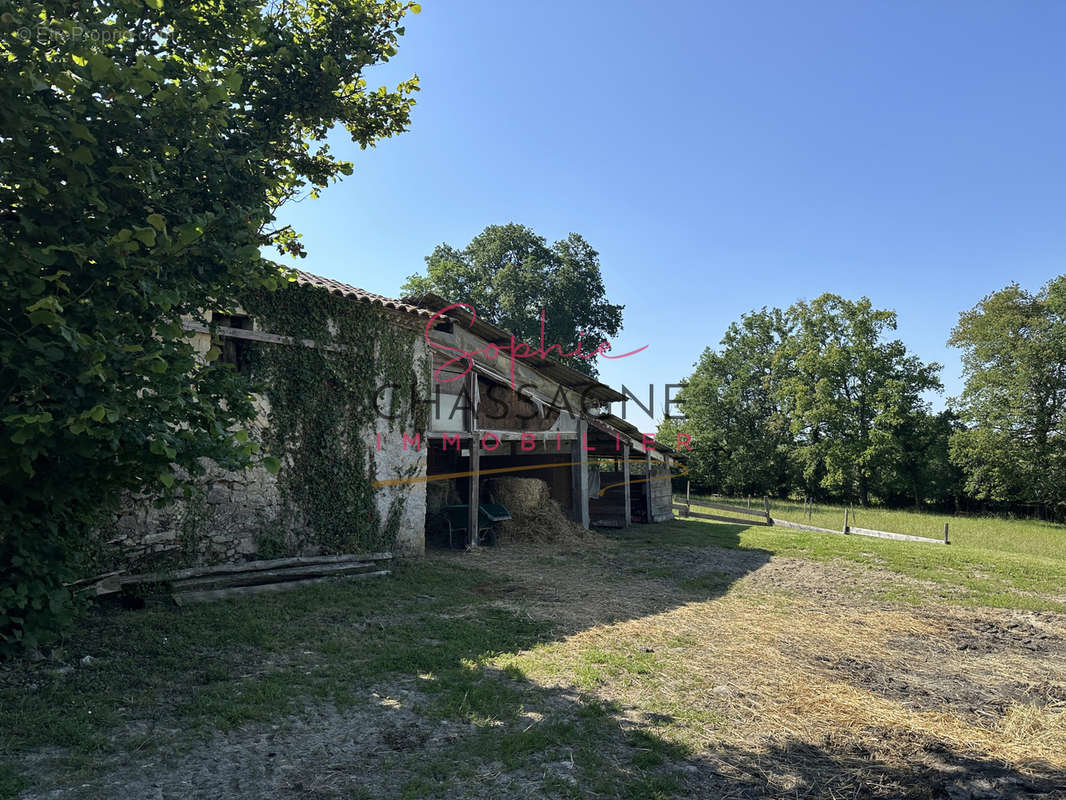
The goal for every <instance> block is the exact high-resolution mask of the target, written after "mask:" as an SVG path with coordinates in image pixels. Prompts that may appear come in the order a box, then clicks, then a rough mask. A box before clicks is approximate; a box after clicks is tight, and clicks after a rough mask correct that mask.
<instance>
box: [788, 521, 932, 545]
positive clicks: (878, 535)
mask: <svg viewBox="0 0 1066 800" xmlns="http://www.w3.org/2000/svg"><path fill="white" fill-rule="evenodd" d="M773 522H774V525H775V526H777V527H780V528H791V529H793V530H797V531H817V532H819V533H836V534H841V535H843V533H844V531H838V530H833V529H832V528H819V527H817V526H815V525H804V524H802V523H800V522H789V521H788V520H785V519H776V518H775V519H774V521H773ZM848 533H849V534H856V535H858V536H870V537H873V538H875V539H895V540H896V541H900V542H924V543H926V544H943V542H942V541H940V540H939V539H927V538H926V537H924V536H910V535H909V534H906V533H890V532H888V531H875V530H872V529H870V528H856V527H855V526H854V525H849V526H848Z"/></svg>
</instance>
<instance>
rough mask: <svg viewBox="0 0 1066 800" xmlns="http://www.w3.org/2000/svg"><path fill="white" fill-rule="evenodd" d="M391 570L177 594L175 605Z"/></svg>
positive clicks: (353, 577)
mask: <svg viewBox="0 0 1066 800" xmlns="http://www.w3.org/2000/svg"><path fill="white" fill-rule="evenodd" d="M388 574H390V573H389V570H387V569H381V570H377V571H375V572H357V573H354V574H352V575H340V576H336V577H324V578H307V579H306V580H301V581H286V582H285V583H263V584H260V585H258V586H234V587H230V588H228V589H207V590H204V591H198V592H175V593H174V595H173V598H174V603H175V604H176V605H179V606H184V605H188V604H190V603H207V602H211V601H212V600H226V599H229V598H234V597H248V596H251V595H257V594H265V593H268V592H283V591H285V590H286V589H299V588H300V587H302V586H310V585H311V584H314V583H321V582H322V581H329V580H358V579H361V578H376V577H378V576H382V575H388Z"/></svg>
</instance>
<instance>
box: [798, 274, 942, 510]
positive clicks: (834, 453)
mask: <svg viewBox="0 0 1066 800" xmlns="http://www.w3.org/2000/svg"><path fill="white" fill-rule="evenodd" d="M788 317H789V319H790V320H791V322H792V325H793V333H792V335H791V336H789V337H788V339H787V340H786V341H785V346H784V347H783V348H782V351H781V353H780V356H779V357H780V358H782V359H784V360H785V362H786V364H787V367H786V371H787V375H788V377H786V378H785V379H784V380H783V381H782V382H781V384H780V395H779V396H780V399H781V404H782V406H783V408H784V409H785V413H786V414H787V416H788V418H789V420H790V423H791V427H792V432H793V434H794V435H795V437H796V450H795V453H796V459H797V462H798V464H799V467H800V469H801V470H802V474H803V478H804V481H805V484H806V489H807V491H808V493H811V494H817V493H819V492H829V493H831V494H835V495H837V496H841V497H843V498H845V499H849V500H857V501H858V502H860V503H862V504H866V503H868V502H869V499H870V492H871V489H872V488H874V486H875V484H877V483H878V482H884V481H885V480H886V478H887V476H889V475H890V474H891V473H892V472H893V471H895V470H897V469H898V468H899V466H900V448H899V446H898V445H899V441H900V436H901V431H902V430H903V429H904V428H905V426H906V424H907V422H908V420H910V419H911V418H913V417H914V415H916V414H920V413H923V412H926V411H927V410H928V408H927V405H928V404H927V403H926V402H925V401H924V400H923V398H922V394H923V393H924V392H926V391H929V390H932V389H939V388H940V386H941V384H940V380H939V378H938V377H937V373H938V372H939V371H940V365H939V364H936V363H930V364H923V363H922V362H921V360H919V359H918V358H917V357H916V356H914V355H909V354H908V353H907V349H906V347H904V345H903V342H901V341H899V340H898V339H892V340H888V341H886V340H885V338H884V337H885V334H886V333H887V332H888V331H892V330H895V329H896V313H895V312H894V311H885V310H878V309H875V308H873V306H872V305H871V303H870V301H869V300H868V299H866V298H865V297H864V298H862V299H860V300H858V301H851V300H845V299H844V298H842V297H839V296H837V295H834V294H823V295H821V296H820V297H818V298H816V299H815V300H813V301H811V302H810V303H805V302H800V303H796V304H795V305H794V306H792V308H790V309H789V311H788Z"/></svg>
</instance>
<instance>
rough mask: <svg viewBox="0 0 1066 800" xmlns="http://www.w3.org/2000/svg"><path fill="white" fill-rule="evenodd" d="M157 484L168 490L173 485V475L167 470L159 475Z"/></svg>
mask: <svg viewBox="0 0 1066 800" xmlns="http://www.w3.org/2000/svg"><path fill="white" fill-rule="evenodd" d="M159 482H160V483H161V484H163V485H164V486H166V487H167V488H168V489H169V488H170V487H171V486H173V485H174V475H173V473H171V472H170V471H169V470H168V471H165V472H160V473H159Z"/></svg>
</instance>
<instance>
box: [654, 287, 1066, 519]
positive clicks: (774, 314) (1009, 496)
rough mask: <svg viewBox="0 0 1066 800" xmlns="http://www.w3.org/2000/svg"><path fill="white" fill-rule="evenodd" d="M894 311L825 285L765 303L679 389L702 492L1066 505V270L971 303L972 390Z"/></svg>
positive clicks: (955, 341)
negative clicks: (928, 357) (777, 303)
mask: <svg viewBox="0 0 1066 800" xmlns="http://www.w3.org/2000/svg"><path fill="white" fill-rule="evenodd" d="M896 324H897V317H896V313H895V312H894V311H887V310H881V309H875V308H874V307H873V306H872V304H871V303H870V301H869V300H868V299H866V298H862V299H860V300H857V301H851V300H847V299H845V298H842V297H839V296H837V295H834V294H824V295H822V296H820V297H818V298H817V299H815V300H813V301H811V302H809V303H808V302H798V303H796V304H795V305H793V306H791V307H790V308H788V309H785V310H782V309H779V308H773V309H767V308H763V309H762V310H760V311H753V312H751V313H749V314H745V315H743V316H742V317H741V318H740V320H739V321H737V322H734V323H732V324H731V325H730V326H729V328H728V330H727V331H726V334H725V337H724V338H723V339H722V341H721V346H720V347H719V348H718V349H711V348H708V349H707V350H705V351H704V353H703V354H702V356H701V357H700V360H699V362H698V363H697V364H696V368H695V371H694V372H693V374H692V375H691V376H690V377H689V378H688V379H687V381H686V382H685V385H684V387H683V389H682V390H681V392H680V395H679V398H680V408H681V411H682V413H683V415H684V418H683V419H669V418H668V419H666V420H665V421H664V422H663V423H662V426H661V427H660V435H661V436H672V435H673V433H674V432H675V431H676V430H683V431H685V432H687V433H690V434H691V435H692V444H693V451H692V453H691V458H690V460H689V467H690V476H689V477H690V479H691V481H692V485H693V488H694V489H697V490H700V491H706V492H720V493H723V494H728V495H747V494H751V495H761V494H768V495H771V496H778V497H785V496H790V495H791V496H797V495H802V496H807V497H811V498H814V499H817V500H819V501H822V502H849V503H858V504H869V503H882V504H885V505H888V506H894V507H899V506H917V507H923V506H933V507H938V508H950V509H956V510H960V509H964V510H974V509H979V508H985V509H989V510H997V511H1013V512H1017V513H1024V514H1034V513H1036V514H1039V515H1041V516H1045V517H1055V518H1058V517H1062V516H1064V515H1066V429H1064V419H1063V414H1064V407H1066V275H1064V276H1061V277H1059V278H1056V279H1055V280H1053V281H1051V282H1050V283H1049V284H1047V285H1046V286H1045V287H1043V289H1041V290H1040V291H1039V292H1038V293H1035V294H1031V293H1029V292H1026V291H1025V290H1023V289H1021V288H1020V287H1019V286H1017V285H1016V284H1012V285H1010V286H1008V287H1006V288H1005V289H1002V290H1001V291H998V292H996V293H994V294H991V295H989V296H988V297H986V298H985V299H984V300H982V301H981V302H980V303H978V304H977V306H975V307H974V308H973V309H971V310H969V311H966V312H964V313H962V314H961V315H960V317H959V321H958V324H957V325H956V327H955V328H954V330H953V331H952V334H951V338H950V340H949V343H950V344H951V345H953V346H955V347H958V348H960V349H961V350H962V353H963V356H962V360H963V366H964V374H965V380H966V383H965V388H964V390H963V392H962V394H961V395H960V396H959V397H957V398H950V399H949V400H948V403H947V409H946V410H943V411H939V412H934V411H933V409H932V404H931V403H930V401H929V398H930V396H933V395H935V394H936V393H938V392H942V391H943V386H942V384H941V382H940V378H939V375H940V371H941V365H940V364H937V363H925V362H923V361H921V360H920V359H919V358H918V357H917V356H915V355H913V354H911V353H908V352H907V349H906V347H905V346H904V345H903V343H902V342H901V341H900V340H899V339H896V338H893V337H892V333H893V332H894V331H895V330H896Z"/></svg>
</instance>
